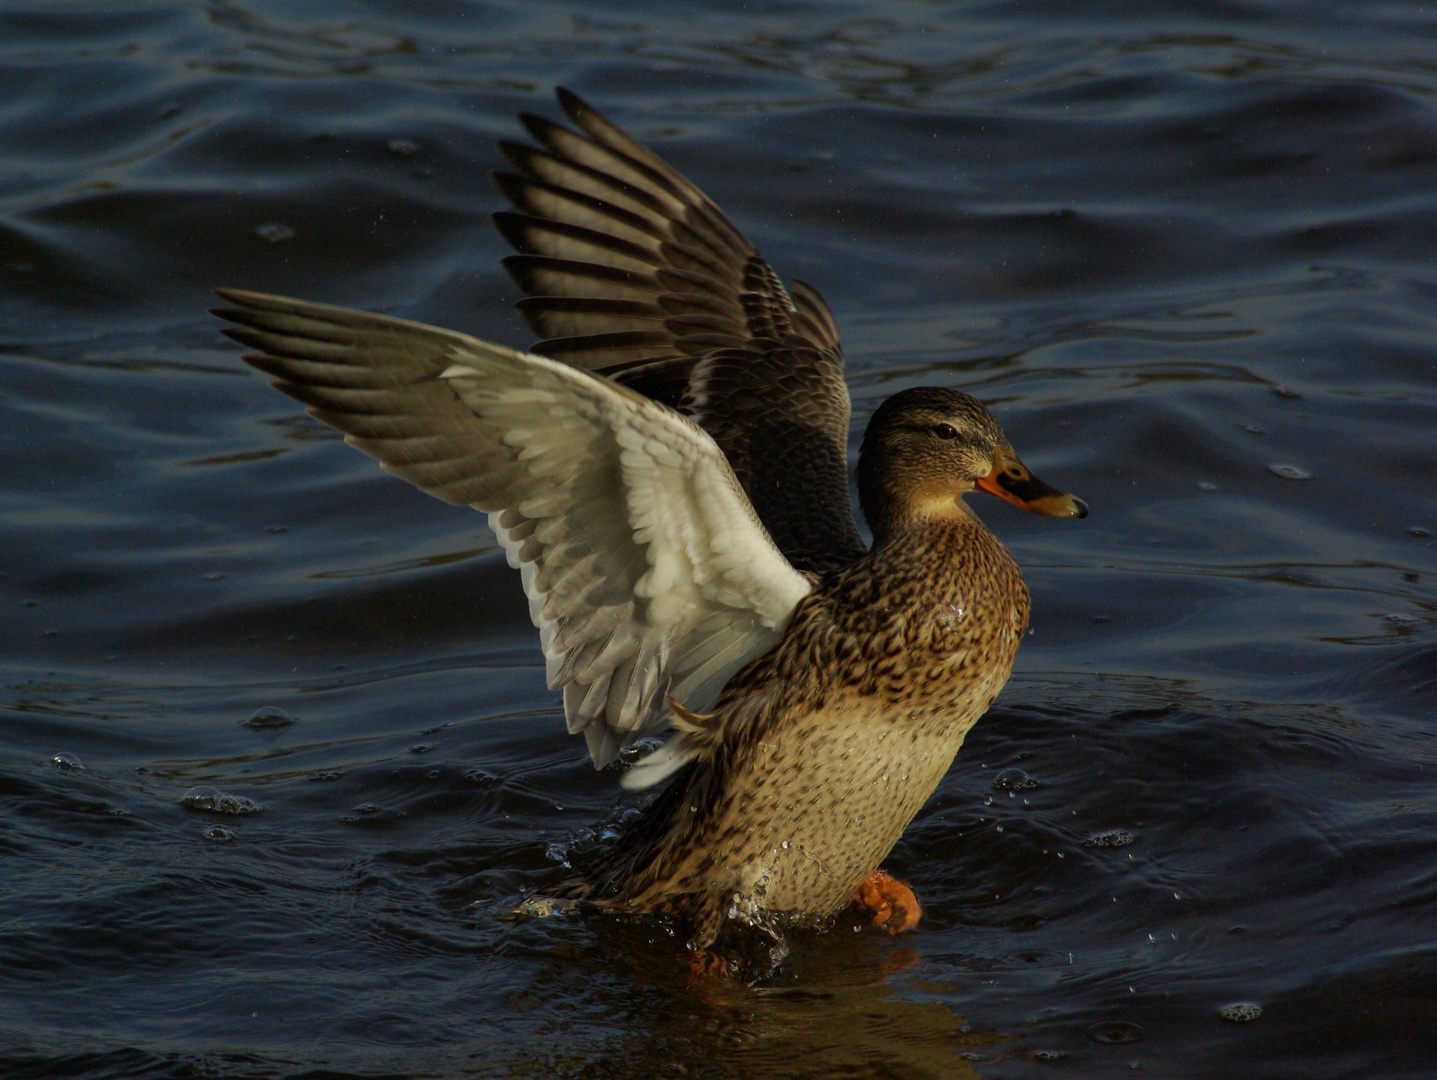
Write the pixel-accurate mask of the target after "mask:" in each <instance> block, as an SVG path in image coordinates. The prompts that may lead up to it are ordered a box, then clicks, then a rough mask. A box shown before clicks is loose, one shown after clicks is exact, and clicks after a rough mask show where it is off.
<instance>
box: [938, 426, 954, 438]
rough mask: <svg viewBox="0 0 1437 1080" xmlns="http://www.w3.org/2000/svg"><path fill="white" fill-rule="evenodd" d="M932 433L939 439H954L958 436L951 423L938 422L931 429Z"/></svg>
mask: <svg viewBox="0 0 1437 1080" xmlns="http://www.w3.org/2000/svg"><path fill="white" fill-rule="evenodd" d="M933 434H934V435H937V436H938V437H939V438H940V439H956V438H958V429H957V428H956V427H954V426H953V425H952V424H939V425H938V426H937V427H935V428H934V429H933Z"/></svg>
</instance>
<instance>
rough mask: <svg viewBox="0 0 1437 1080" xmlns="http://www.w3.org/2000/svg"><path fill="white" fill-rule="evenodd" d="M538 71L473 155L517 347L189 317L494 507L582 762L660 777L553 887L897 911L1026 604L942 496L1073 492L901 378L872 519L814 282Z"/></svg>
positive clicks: (1047, 504) (998, 431) (419, 476)
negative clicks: (501, 244) (498, 197)
mask: <svg viewBox="0 0 1437 1080" xmlns="http://www.w3.org/2000/svg"><path fill="white" fill-rule="evenodd" d="M558 99H559V104H560V107H561V108H562V110H563V112H564V113H565V115H566V116H567V118H568V120H569V121H570V122H571V123H572V125H573V126H572V127H570V126H566V125H564V124H561V123H556V122H553V121H550V120H547V119H544V118H541V117H537V116H532V115H522V116H521V120H522V122H523V123H524V125H525V127H526V128H527V129H528V131H529V133H530V135H531V136H532V137H533V142H532V143H520V142H510V141H505V142H501V143H500V144H499V149H500V151H501V152H502V153H503V155H504V156H505V158H506V159H507V160H508V162H509V164H510V166H511V168H510V169H509V170H506V171H501V172H497V173H495V174H494V175H493V179H494V181H495V183H496V185H497V186H498V188H499V190H500V191H501V192H502V193H503V194H504V195H505V196H506V197H507V198H508V199H509V201H510V203H511V204H512V209H510V210H506V211H503V212H500V213H498V214H496V215H494V218H495V223H496V224H497V226H498V228H499V231H500V232H501V233H502V234H503V236H504V237H505V238H506V239H507V240H508V241H509V243H510V244H511V245H512V246H513V247H514V248H515V251H516V254H514V255H512V256H509V257H508V258H506V259H505V260H504V265H505V268H506V269H507V270H508V272H509V274H510V275H511V277H512V278H513V279H514V281H515V282H516V283H517V284H518V285H519V287H520V288H521V289H522V290H523V291H524V292H525V294H526V296H525V298H524V299H523V300H521V301H520V302H519V304H518V309H519V311H520V313H521V314H522V315H523V317H524V318H525V319H526V320H527V322H528V323H529V325H530V326H531V328H532V329H533V330H534V331H535V332H536V334H538V335H539V337H540V340H539V341H538V343H537V344H535V345H533V346H532V347H531V348H530V349H529V350H528V351H526V352H525V351H518V350H515V349H512V348H509V347H507V346H504V345H501V344H497V343H494V342H491V341H486V340H483V339H480V338H477V337H473V336H470V335H468V334H464V333H460V332H457V331H453V330H447V329H442V328H439V327H435V326H429V325H425V324H422V323H417V322H411V321H406V320H404V319H400V318H396V317H392V316H388V315H382V314H377V313H372V312H366V311H360V310H355V309H351V308H344V307H336V306H332V305H327V304H322V303H317V302H313V301H309V300H301V299H294V298H289V297H280V296H273V295H269V294H265V293H259V292H252V291H247V290H241V289H233V288H223V289H217V290H215V291H216V292H217V294H218V295H219V296H220V297H221V298H222V299H223V300H225V301H226V302H227V303H228V304H229V305H230V306H228V307H224V308H217V309H215V312H214V313H215V314H216V315H218V316H219V317H221V318H223V319H225V320H226V321H227V322H228V323H229V324H231V325H229V326H228V327H227V328H226V330H225V332H226V333H227V334H228V335H229V336H230V337H231V338H233V339H234V340H236V341H238V342H239V343H240V344H242V345H244V346H246V347H247V348H249V349H251V350H253V351H252V352H250V353H248V354H247V355H245V356H244V358H243V359H244V360H245V361H247V362H248V363H249V364H250V365H252V366H253V367H255V368H257V369H259V370H260V371H262V372H264V373H267V374H268V375H270V376H271V377H272V379H273V385H274V386H275V387H276V388H277V389H279V390H280V391H282V392H283V393H285V394H288V395H289V396H290V397H292V398H295V399H297V400H298V401H299V402H301V403H302V404H304V405H305V406H306V407H307V409H308V411H309V413H310V414H311V415H312V416H314V417H315V418H317V419H318V420H320V421H322V422H324V423H326V424H328V425H330V426H332V427H334V428H336V429H338V430H339V431H340V432H342V433H343V434H344V438H345V441H347V442H348V443H349V444H350V445H351V446H354V447H355V448H356V449H358V450H361V451H363V452H365V453H366V454H369V455H371V456H372V457H374V458H376V459H378V461H379V463H380V465H381V467H382V468H383V469H385V470H386V471H388V472H390V473H393V474H394V475H396V476H398V477H400V478H402V479H404V480H406V481H408V482H409V483H411V484H414V485H416V486H417V487H419V488H420V489H421V490H423V491H425V492H428V493H429V494H431V495H433V496H435V497H437V498H439V499H442V500H444V501H445V502H449V503H452V504H456V505H461V506H468V507H473V508H475V509H478V510H480V511H482V512H484V513H485V514H487V515H488V524H489V527H490V528H491V529H492V530H493V533H494V535H495V537H496V538H497V541H498V543H499V545H500V546H501V547H502V548H503V550H504V551H505V553H506V555H507V558H508V562H509V564H510V565H511V566H513V567H514V568H515V569H517V570H518V571H519V574H520V580H521V583H522V587H523V589H524V592H525V594H526V596H527V598H528V601H529V611H530V615H531V617H532V619H533V622H534V624H535V626H536V627H537V628H538V631H539V641H540V645H541V647H542V650H543V654H544V657H545V674H546V678H547V681H548V685H549V687H550V688H552V689H554V690H556V691H560V692H561V693H562V699H563V711H564V716H565V721H566V725H567V727H568V730H569V731H570V732H571V733H575V734H578V733H582V734H583V735H584V737H585V740H586V743H587V747H588V751H589V755H590V758H591V760H592V761H593V764H594V766H595V768H598V769H602V768H605V767H606V766H609V765H610V764H611V763H613V762H615V760H616V759H620V760H621V764H622V762H623V759H625V758H634V760H633V761H632V763H631V764H629V765H628V767H627V768H626V769H624V770H623V771H622V774H621V776H620V784H621V785H622V787H624V788H626V789H628V790H631V791H645V790H648V789H659V790H658V794H657V796H656V797H654V798H653V799H652V801H651V802H649V803H648V804H647V806H646V807H645V808H644V809H643V810H642V812H641V813H640V814H639V815H638V817H637V819H636V820H635V821H634V822H633V823H632V825H631V826H630V827H629V828H627V830H626V831H624V832H623V833H622V835H621V836H620V837H619V839H618V840H616V841H614V842H613V843H611V844H608V845H601V846H599V847H597V848H596V849H595V850H593V851H591V852H589V853H588V854H587V855H585V856H584V857H582V858H576V859H575V860H574V862H573V872H572V873H571V874H569V875H568V876H566V877H564V878H563V879H562V880H559V881H557V882H554V883H552V884H551V885H549V886H548V887H546V889H545V890H544V891H545V893H546V894H547V895H550V896H552V897H555V898H558V899H562V900H566V901H574V902H580V903H583V904H585V905H588V906H590V907H592V908H595V909H599V910H604V911H608V912H613V913H616V914H620V915H635V916H647V915H659V916H667V917H669V918H670V919H673V920H677V921H678V923H679V924H680V925H682V926H683V927H685V928H686V932H687V933H688V934H689V935H691V936H690V938H689V944H690V945H691V947H693V948H695V949H698V950H709V949H712V948H714V947H715V946H716V944H717V943H718V942H719V941H720V939H721V937H722V936H723V935H724V934H726V933H728V932H729V928H730V927H743V926H750V927H755V926H756V927H759V928H760V929H764V930H768V931H769V932H772V928H773V927H774V926H776V925H781V924H783V923H784V922H785V921H790V922H792V921H800V922H808V923H815V924H822V923H823V922H824V921H825V920H832V919H833V918H834V917H835V916H836V915H837V914H838V913H840V912H842V911H843V910H845V909H846V908H848V907H849V906H850V905H854V904H857V905H858V906H859V907H860V909H863V910H866V911H867V912H869V913H870V915H871V921H872V922H873V923H874V924H875V925H877V926H879V927H881V928H882V929H885V930H887V931H889V932H890V933H900V932H904V931H908V930H911V929H913V928H914V927H915V926H916V925H917V924H918V922H919V921H920V918H921V914H922V906H921V904H920V903H919V901H918V899H917V897H916V896H915V895H914V893H913V890H912V889H911V888H910V887H909V886H908V885H906V883H904V882H901V881H899V880H898V879H896V878H894V877H892V876H891V875H889V874H888V873H887V872H886V871H884V870H883V869H882V868H881V863H882V862H883V860H884V859H885V858H886V857H887V856H888V854H889V852H890V851H891V850H892V848H893V846H894V845H895V843H896V842H897V841H898V839H899V837H900V836H901V835H902V834H903V832H904V830H905V829H906V828H907V826H908V825H909V823H910V822H911V821H912V820H913V818H914V817H915V816H916V815H917V814H918V812H919V811H920V809H921V808H922V807H923V805H924V803H925V802H926V801H927V799H928V797H929V796H930V795H931V794H932V792H933V791H934V789H935V788H936V787H937V785H938V783H939V781H940V780H941V779H942V777H943V776H944V775H945V774H946V773H947V771H948V769H949V768H950V766H951V764H952V762H953V760H954V758H955V756H956V755H957V753H958V751H959V749H960V748H961V746H962V744H963V740H964V737H965V736H966V735H967V733H968V731H969V730H970V729H971V728H972V727H973V725H974V724H975V723H976V722H977V721H978V719H979V718H980V717H981V716H982V715H983V714H984V713H985V712H987V711H988V709H989V707H990V706H991V705H992V703H993V701H994V699H995V698H996V696H997V695H998V692H999V691H1000V690H1001V689H1002V687H1003V685H1004V684H1005V683H1006V682H1007V680H1008V677H1009V674H1010V672H1011V671H1012V667H1013V661H1014V657H1015V655H1016V653H1017V650H1018V647H1019V645H1020V643H1021V642H1022V640H1023V637H1024V634H1025V631H1026V629H1027V625H1028V619H1029V612H1030V606H1031V603H1030V598H1029V594H1028V590H1027V588H1026V586H1025V585H1024V582H1023V576H1022V573H1021V572H1020V570H1019V568H1018V565H1017V563H1016V562H1015V561H1014V559H1013V557H1012V556H1011V555H1010V554H1009V552H1008V550H1007V549H1006V548H1005V547H1004V546H1003V544H1002V543H1001V542H1000V541H999V540H998V538H997V537H996V536H994V535H993V533H992V532H990V531H989V530H988V529H987V528H986V527H985V526H984V524H983V523H982V522H981V521H980V520H979V518H978V517H977V515H976V514H975V513H974V512H973V511H972V510H971V509H970V508H969V506H968V504H967V502H966V501H965V497H966V496H967V495H969V494H970V493H972V492H975V491H981V492H985V493H987V494H991V495H994V496H997V497H998V498H1000V499H1003V500H1006V501H1007V502H1009V503H1012V504H1015V505H1017V506H1020V507H1023V508H1025V509H1027V510H1029V511H1032V512H1034V513H1037V514H1041V515H1045V516H1051V517H1075V518H1081V517H1084V516H1086V514H1087V506H1086V504H1085V503H1084V502H1083V501H1082V500H1081V499H1078V498H1077V497H1075V496H1073V495H1071V494H1068V493H1066V492H1063V491H1061V490H1059V489H1057V488H1054V487H1052V486H1050V485H1048V484H1046V483H1045V482H1043V481H1041V480H1039V479H1038V478H1037V477H1036V476H1034V475H1033V474H1032V472H1031V471H1030V470H1029V469H1028V468H1027V467H1026V466H1025V465H1024V464H1023V462H1022V461H1021V459H1020V458H1019V457H1018V455H1017V454H1016V452H1015V451H1014V450H1013V448H1012V446H1011V445H1010V443H1009V441H1008V439H1007V437H1006V436H1005V435H1004V433H1003V430H1002V428H1001V426H1000V425H999V423H998V421H997V419H996V418H995V417H994V416H993V414H992V413H991V412H990V411H989V410H988V409H987V408H986V407H985V406H984V405H983V404H982V403H981V402H980V401H978V400H977V399H976V398H974V397H972V396H971V395H969V394H967V393H964V392H962V391H960V390H957V389H952V388H948V387H932V386H930V387H916V388H911V389H906V390H903V391H901V392H900V393H898V394H896V395H894V396H892V397H890V398H889V399H888V400H886V401H884V402H883V403H882V404H881V405H880V406H879V407H878V408H877V410H876V411H874V413H873V414H872V416H871V418H870V419H869V422H868V425H867V428H866V430H865V433H864V436H863V440H862V445H861V449H860V452H859V456H858V461H857V469H856V478H857V488H858V500H859V504H860V507H861V509H862V513H863V516H864V519H865V520H866V521H867V524H868V528H869V530H870V532H871V535H872V542H871V544H869V543H865V541H864V539H863V536H862V534H861V532H860V530H859V528H858V525H857V522H856V520H855V518H854V515H853V509H852V505H851V502H850V498H849V474H848V461H847V439H848V430H849V423H850V414H851V404H850V398H849V394H848V389H847V385H846V382H845V379H844V362H843V352H842V347H841V344H840V341H839V334H838V326H837V322H836V320H835V318H834V316H833V314H832V312H831V310H830V309H829V307H828V305H827V303H826V302H825V301H824V300H823V298H822V296H821V295H820V294H819V293H818V291H817V290H816V289H814V288H813V287H812V286H809V285H806V284H803V283H802V282H797V281H795V282H793V283H792V284H791V285H790V286H788V287H785V286H784V284H783V283H782V281H781V280H780V279H779V277H778V275H777V274H776V273H775V272H774V271H773V269H772V268H771V267H770V266H769V264H768V263H767V262H766V261H765V260H764V259H763V258H762V256H761V255H760V254H759V253H758V251H757V250H756V249H755V248H754V246H753V245H752V244H751V243H750V242H749V241H748V240H747V239H746V238H745V237H744V236H743V234H742V233H741V232H739V230H738V229H737V228H736V227H735V226H733V225H732V224H731V223H730V222H729V220H728V218H727V217H725V216H724V214H723V213H722V212H721V211H720V210H719V209H718V208H717V206H715V205H714V203H713V202H712V201H711V200H710V199H709V198H708V197H707V196H705V195H704V194H703V193H702V192H701V191H700V190H699V189H698V188H697V187H695V186H694V185H693V184H692V183H691V182H690V181H689V180H687V179H686V178H685V177H683V176H682V175H681V174H679V173H678V172H677V171H675V170H674V169H672V168H671V167H670V166H668V165H667V164H666V163H665V162H663V161H662V160H661V159H660V158H659V157H658V156H657V155H655V154H654V153H652V152H650V151H649V150H648V149H646V148H645V147H643V146H642V145H641V144H640V143H638V142H637V141H636V140H635V139H633V138H632V137H630V136H629V135H627V134H626V133H625V132H624V131H622V130H621V129H620V128H618V127H617V126H616V125H614V124H613V123H611V122H610V121H608V120H607V119H606V118H605V117H604V116H602V115H601V114H600V113H599V112H598V111H597V110H596V109H594V108H593V107H592V106H590V105H589V104H588V103H586V102H585V101H583V100H582V99H581V98H579V97H578V96H577V95H576V94H574V93H572V92H571V91H568V90H564V89H560V90H559V91H558ZM641 740H642V742H641ZM657 740H662V741H658V742H657V745H654V744H655V742H656V741H657ZM636 745H637V746H638V747H639V748H640V749H643V748H645V747H647V748H648V749H647V751H646V752H644V753H642V754H641V755H640V756H637V757H635V755H634V753H633V748H635V747H636ZM626 750H629V751H631V752H630V754H627V755H626V754H624V753H623V752H624V751H626Z"/></svg>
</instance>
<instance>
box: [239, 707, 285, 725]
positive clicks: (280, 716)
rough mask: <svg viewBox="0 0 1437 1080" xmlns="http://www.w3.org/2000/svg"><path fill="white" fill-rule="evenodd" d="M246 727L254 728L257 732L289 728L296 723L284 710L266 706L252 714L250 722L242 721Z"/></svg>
mask: <svg viewBox="0 0 1437 1080" xmlns="http://www.w3.org/2000/svg"><path fill="white" fill-rule="evenodd" d="M240 723H241V724H243V725H244V726H245V727H252V728H254V729H255V730H256V731H266V730H269V729H272V728H282V727H289V725H290V724H292V723H294V717H292V716H290V715H289V713H287V712H285V711H284V710H283V709H279V708H276V707H275V706H273V705H264V706H262V707H260V708H258V709H256V710H255V711H254V712H252V713H250V715H249V719H248V720H241V721H240Z"/></svg>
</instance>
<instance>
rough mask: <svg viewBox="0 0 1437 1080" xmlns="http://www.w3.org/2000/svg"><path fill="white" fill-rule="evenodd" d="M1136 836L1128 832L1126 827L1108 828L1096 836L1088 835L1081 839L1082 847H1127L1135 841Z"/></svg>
mask: <svg viewBox="0 0 1437 1080" xmlns="http://www.w3.org/2000/svg"><path fill="white" fill-rule="evenodd" d="M1137 839H1138V838H1137V837H1136V836H1134V835H1133V834H1132V833H1130V832H1128V830H1127V829H1108V830H1107V831H1106V832H1100V833H1098V834H1097V835H1096V836H1090V837H1088V838H1087V839H1086V840H1084V841H1083V847H1089V848H1119V847H1127V846H1128V845H1129V844H1132V843H1135V842H1136V841H1137Z"/></svg>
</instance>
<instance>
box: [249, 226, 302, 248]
mask: <svg viewBox="0 0 1437 1080" xmlns="http://www.w3.org/2000/svg"><path fill="white" fill-rule="evenodd" d="M254 234H255V235H256V236H258V237H259V238H260V239H261V240H263V241H264V242H265V243H266V244H282V243H284V242H285V241H286V240H293V239H294V230H293V229H291V228H290V227H289V226H288V225H285V224H283V223H282V222H278V221H267V222H265V223H264V224H263V225H256V226H255V230H254Z"/></svg>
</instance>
